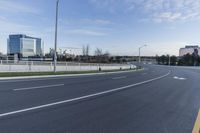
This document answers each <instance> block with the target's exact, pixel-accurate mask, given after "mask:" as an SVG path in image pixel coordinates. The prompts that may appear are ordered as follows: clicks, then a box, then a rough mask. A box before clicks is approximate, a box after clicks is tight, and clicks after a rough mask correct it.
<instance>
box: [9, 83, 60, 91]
mask: <svg viewBox="0 0 200 133" xmlns="http://www.w3.org/2000/svg"><path fill="white" fill-rule="evenodd" d="M58 86H64V84H56V85H46V86H36V87H27V88H19V89H13V91H24V90H34V89H41V88H50V87H58Z"/></svg>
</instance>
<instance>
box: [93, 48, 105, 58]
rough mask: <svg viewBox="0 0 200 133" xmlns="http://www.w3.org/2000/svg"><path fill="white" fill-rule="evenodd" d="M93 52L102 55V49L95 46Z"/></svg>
mask: <svg viewBox="0 0 200 133" xmlns="http://www.w3.org/2000/svg"><path fill="white" fill-rule="evenodd" d="M94 54H95V56H102V55H103V51H102V49H99V48H96V50H95V52H94Z"/></svg>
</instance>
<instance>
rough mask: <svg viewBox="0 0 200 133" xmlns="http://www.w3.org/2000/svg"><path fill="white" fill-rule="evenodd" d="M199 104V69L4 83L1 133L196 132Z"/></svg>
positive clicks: (0, 89)
mask: <svg viewBox="0 0 200 133" xmlns="http://www.w3.org/2000/svg"><path fill="white" fill-rule="evenodd" d="M199 108H200V69H199V70H198V69H186V68H179V67H161V66H153V65H152V66H151V65H150V66H145V70H143V71H137V72H125V73H118V74H105V75H93V76H79V77H56V78H41V79H19V80H16V79H15V80H1V81H0V133H192V130H193V128H194V125H195V121H196V119H197V115H198V112H199ZM197 125H198V124H197Z"/></svg>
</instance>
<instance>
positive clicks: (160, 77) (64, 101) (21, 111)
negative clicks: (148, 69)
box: [0, 71, 171, 117]
mask: <svg viewBox="0 0 200 133" xmlns="http://www.w3.org/2000/svg"><path fill="white" fill-rule="evenodd" d="M170 73H171V71H169V72H168V73H167V74H165V75H162V76H159V77H156V78H153V79H149V80H146V81H143V82H139V83H135V84H131V85H127V86H124V87H119V88H115V89H111V90H108V91H103V92H99V93H94V94H90V95H86V96H81V97H77V98H73V99H68V100H63V101H59V102H54V103H50V104H44V105H40V106H35V107H31V108H26V109H22V110H17V111H12V112H7V113H3V114H0V117H5V116H10V115H14V114H19V113H24V112H28V111H33V110H37V109H43V108H46V107H51V106H55V105H60V104H64V103H69V102H74V101H79V100H84V99H87V98H92V97H96V96H101V95H105V94H109V93H113V92H118V91H122V90H125V89H128V88H131V87H135V86H139V85H142V84H146V83H150V82H153V81H156V80H159V79H162V78H164V77H167V76H168V75H169V74H170Z"/></svg>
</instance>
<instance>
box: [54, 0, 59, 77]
mask: <svg viewBox="0 0 200 133" xmlns="http://www.w3.org/2000/svg"><path fill="white" fill-rule="evenodd" d="M58 6H59V0H57V1H56V24H55V48H54V73H56V65H57V36H58Z"/></svg>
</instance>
